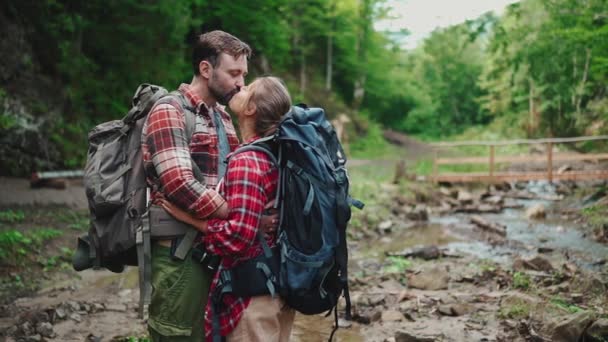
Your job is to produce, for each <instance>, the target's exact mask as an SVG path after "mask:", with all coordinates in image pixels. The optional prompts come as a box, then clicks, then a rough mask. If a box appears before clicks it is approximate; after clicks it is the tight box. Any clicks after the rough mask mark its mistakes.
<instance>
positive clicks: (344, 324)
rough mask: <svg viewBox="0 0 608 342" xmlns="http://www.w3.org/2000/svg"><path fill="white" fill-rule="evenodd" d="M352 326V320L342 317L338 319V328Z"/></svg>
mask: <svg viewBox="0 0 608 342" xmlns="http://www.w3.org/2000/svg"><path fill="white" fill-rule="evenodd" d="M352 326H353V322H352V321H347V320H345V319H343V318H340V319H338V328H350V327H352Z"/></svg>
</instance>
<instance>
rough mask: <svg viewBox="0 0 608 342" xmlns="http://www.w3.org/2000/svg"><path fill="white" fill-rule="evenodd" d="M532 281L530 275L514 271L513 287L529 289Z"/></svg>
mask: <svg viewBox="0 0 608 342" xmlns="http://www.w3.org/2000/svg"><path fill="white" fill-rule="evenodd" d="M530 282H531V279H530V276H529V275H527V274H525V273H521V272H515V273H513V288H516V289H522V290H527V289H529V288H530Z"/></svg>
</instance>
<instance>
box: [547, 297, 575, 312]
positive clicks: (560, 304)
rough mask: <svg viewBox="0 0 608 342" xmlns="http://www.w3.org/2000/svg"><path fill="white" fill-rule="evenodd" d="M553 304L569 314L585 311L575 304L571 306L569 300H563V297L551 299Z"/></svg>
mask: <svg viewBox="0 0 608 342" xmlns="http://www.w3.org/2000/svg"><path fill="white" fill-rule="evenodd" d="M551 304H553V305H555V306H557V307H559V308H562V309H564V310H566V311H568V312H569V313H577V312H580V311H583V309H581V308H580V307H578V306H576V305H574V304H570V303H569V302H568V301H567V300H565V299H563V298H561V297H553V298H551Z"/></svg>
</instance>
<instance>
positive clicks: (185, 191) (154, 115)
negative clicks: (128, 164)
mask: <svg viewBox="0 0 608 342" xmlns="http://www.w3.org/2000/svg"><path fill="white" fill-rule="evenodd" d="M178 90H179V91H180V92H181V93H182V94H184V95H185V97H186V99H188V100H189V101H190V104H191V105H192V106H193V107H194V108H196V112H197V113H198V115H197V116H196V128H195V130H194V133H193V134H192V138H191V139H190V145H188V137H186V131H185V117H184V113H183V112H180V111H179V110H178V109H177V108H176V107H175V106H173V105H171V104H161V105H158V106H155V107H154V108H153V109H152V110H151V112H150V114H148V117H147V119H146V122H145V123H144V127H143V131H142V152H143V158H144V168H145V170H146V175H147V176H148V183H149V184H150V185H151V186H152V188H153V189H154V188H155V187H154V185H155V184H160V186H161V187H162V193H161V192H160V191H156V190H153V191H152V198H153V201H154V200H156V199H158V198H160V197H161V196H165V197H166V198H167V200H169V201H170V202H171V203H173V204H175V205H177V206H178V207H180V208H182V209H184V210H187V211H189V212H191V213H192V214H194V215H195V216H196V217H198V218H206V217H207V216H209V215H211V214H212V213H213V212H214V211H215V210H216V209H218V208H219V207H220V206H221V205H222V204H223V203H224V199H223V198H222V196H220V195H219V194H218V193H217V191H216V190H215V187H216V185H217V183H218V179H217V172H218V154H219V151H218V137H217V131H216V128H215V124H214V122H213V118H212V116H211V115H212V114H213V112H212V111H213V110H216V111H218V112H219V113H220V116H221V118H222V121H223V123H224V127H225V129H226V135H227V137H228V143H229V145H230V150H231V151H234V149H235V148H236V147H237V146H238V144H239V139H238V137H237V135H236V131H235V130H234V126H233V125H232V120H231V118H230V115H228V113H226V112H225V111H224V110H223V107H221V106H216V107H215V108H209V107H207V105H206V104H205V103H204V102H203V100H202V99H201V97H200V96H199V95H198V94H196V93H195V92H193V91H192V90H191V89H190V85H188V84H182V85H180V87H179V89H178ZM190 156H192V159H191V157H190ZM192 160H194V162H195V163H196V164H197V165H198V167H199V169H200V170H201V171H202V173H203V176H204V182H199V181H198V180H197V179H196V178H195V177H194V174H193V172H192Z"/></svg>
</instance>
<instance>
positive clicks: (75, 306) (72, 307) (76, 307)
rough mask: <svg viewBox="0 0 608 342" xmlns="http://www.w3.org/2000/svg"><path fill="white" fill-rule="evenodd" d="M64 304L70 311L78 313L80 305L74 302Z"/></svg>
mask: <svg viewBox="0 0 608 342" xmlns="http://www.w3.org/2000/svg"><path fill="white" fill-rule="evenodd" d="M65 304H66V305H67V306H68V308H69V309H70V310H71V311H78V310H80V304H78V303H76V302H74V301H68V302H66V303H65Z"/></svg>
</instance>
